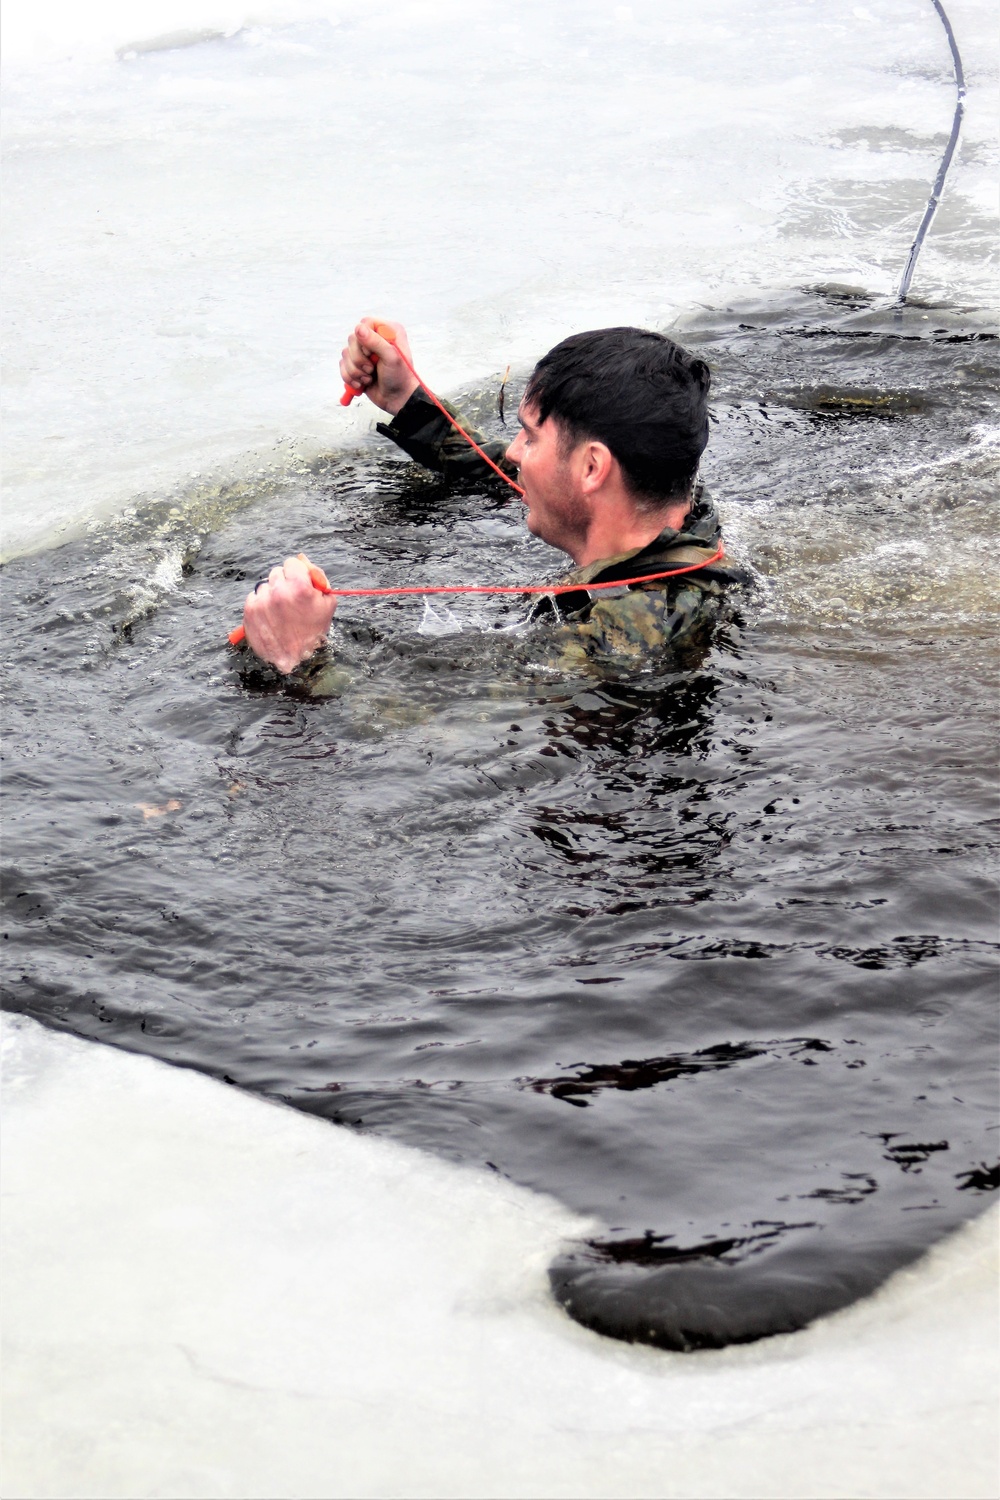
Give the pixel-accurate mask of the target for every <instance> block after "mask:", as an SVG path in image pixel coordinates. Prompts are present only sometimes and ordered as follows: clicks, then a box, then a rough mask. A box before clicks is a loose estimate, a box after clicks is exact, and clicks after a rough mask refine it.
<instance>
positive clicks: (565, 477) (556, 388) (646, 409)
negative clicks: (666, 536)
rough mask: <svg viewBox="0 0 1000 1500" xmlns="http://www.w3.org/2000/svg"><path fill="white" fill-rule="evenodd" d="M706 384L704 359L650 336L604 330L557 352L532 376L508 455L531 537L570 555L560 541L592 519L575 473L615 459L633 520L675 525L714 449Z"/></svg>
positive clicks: (626, 330)
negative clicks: (516, 469)
mask: <svg viewBox="0 0 1000 1500" xmlns="http://www.w3.org/2000/svg"><path fill="white" fill-rule="evenodd" d="M710 380H711V377H710V375H709V370H708V366H707V365H706V364H705V362H704V360H701V359H697V358H695V356H693V355H691V354H689V353H688V352H687V350H685V349H682V348H681V347H680V346H679V345H678V344H675V343H673V342H672V340H670V339H668V338H665V337H664V335H663V334H659V333H652V332H651V331H650V330H648V329H645V328H600V329H596V330H594V331H593V332H591V333H576V334H573V335H572V336H571V337H570V338H568V339H564V340H563V341H562V343H561V344H557V345H556V347H555V348H554V349H551V350H550V351H549V353H548V354H546V355H545V356H544V357H543V358H542V359H540V360H539V362H538V364H537V365H536V366H535V369H534V371H533V372H532V374H531V377H530V379H529V381H528V384H527V387H526V389H525V392H524V397H523V399H522V402H521V409H520V412H519V417H520V420H521V423H522V428H523V431H522V432H521V433H520V434H519V435H518V437H517V439H516V440H515V441H514V443H513V444H512V445H511V447H510V449H509V450H508V453H509V457H510V458H511V460H512V461H513V462H514V463H516V464H517V465H518V467H519V469H520V472H521V483H522V485H523V486H524V489H525V502H526V504H527V505H528V518H527V519H528V526H529V529H530V530H532V531H534V532H536V534H538V535H540V536H543V537H544V539H545V540H547V541H553V542H555V543H556V545H559V546H563V547H565V548H566V550H568V551H573V550H574V549H573V548H571V547H569V546H567V544H566V541H565V540H564V539H563V538H564V537H566V536H569V535H570V534H571V533H572V531H573V529H574V526H575V527H576V528H577V529H579V527H580V526H581V525H583V524H584V522H585V521H586V519H587V518H586V516H585V515H584V513H583V509H581V507H583V508H584V509H585V504H586V484H584V485H583V487H582V488H581V482H580V474H578V473H577V470H579V469H580V467H581V464H582V463H584V462H587V463H589V464H590V467H591V469H593V467H594V464H595V463H597V464H598V466H599V465H600V462H601V460H602V458H603V460H604V461H605V462H606V463H607V462H608V461H613V465H612V467H613V468H614V472H615V476H616V478H620V484H621V486H622V488H623V492H624V499H625V500H627V502H628V503H629V505H630V507H631V508H632V509H633V510H634V512H635V513H636V515H637V516H639V517H642V516H648V517H649V518H650V519H653V518H655V517H658V516H661V515H669V516H670V518H671V520H670V522H669V524H675V523H676V519H677V516H678V514H680V515H682V514H683V512H684V511H685V510H686V509H687V506H688V505H689V503H690V497H691V493H692V490H693V487H694V481H695V477H696V475H697V472H698V463H699V461H700V459H701V455H702V453H703V452H704V450H705V446H706V444H707V442H708V390H709V384H710ZM556 530H560V531H561V535H560V537H559V538H558V539H557V537H556V535H554V532H555V531H556Z"/></svg>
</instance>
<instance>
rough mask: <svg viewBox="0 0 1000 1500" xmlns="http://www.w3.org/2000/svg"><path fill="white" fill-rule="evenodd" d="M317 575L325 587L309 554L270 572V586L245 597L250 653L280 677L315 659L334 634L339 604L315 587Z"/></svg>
mask: <svg viewBox="0 0 1000 1500" xmlns="http://www.w3.org/2000/svg"><path fill="white" fill-rule="evenodd" d="M311 569H312V572H311V571H310V570H311ZM313 572H314V573H316V574H318V575H319V577H320V578H322V579H323V582H324V583H326V578H325V576H324V575H323V573H322V571H321V569H319V568H313V566H312V564H311V563H310V562H309V559H308V557H306V555H305V553H303V552H300V553H299V554H298V556H297V557H286V558H285V561H284V564H283V566H282V567H280V568H272V569H271V571H270V573H269V574H268V577H267V582H266V583H259V584H258V585H257V587H256V588H255V589H254V591H253V592H252V593H250V594H248V595H247V602H246V604H245V605H244V606H243V628H244V630H245V631H246V638H247V641H248V643H249V645H250V647H251V649H252V650H253V651H254V653H255V654H256V655H257V656H259V657H260V659H261V661H266V662H270V663H271V665H272V666H273V667H277V669H278V671H279V672H291V671H293V670H294V669H295V668H296V667H297V666H299V664H300V663H301V662H304V661H306V660H307V658H308V657H310V656H312V654H313V652H314V651H316V650H318V649H319V647H320V646H321V645H322V644H323V642H324V641H325V640H326V635H327V631H328V630H329V629H330V621H331V620H332V619H333V612H334V610H335V609H336V608H337V600H336V597H335V596H334V595H332V594H324V593H321V592H320V590H319V589H317V588H315V587H314V586H313V582H312V573H313Z"/></svg>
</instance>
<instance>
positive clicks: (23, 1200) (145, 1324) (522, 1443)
mask: <svg viewBox="0 0 1000 1500" xmlns="http://www.w3.org/2000/svg"><path fill="white" fill-rule="evenodd" d="M4 1052H5V1065H4V1115H5V1118H4V1173H3V1175H4V1192H5V1195H6V1198H5V1201H6V1203H7V1205H8V1207H7V1208H6V1211H5V1214H4V1220H3V1230H4V1235H5V1241H6V1245H5V1257H4V1258H5V1266H6V1278H7V1280H6V1291H7V1296H6V1298H5V1304H4V1306H5V1321H6V1328H5V1383H6V1395H5V1402H4V1406H5V1418H6V1427H7V1443H6V1451H7V1458H6V1465H5V1471H6V1472H5V1490H6V1492H7V1493H10V1494H17V1495H19V1496H24V1497H35V1496H38V1497H41V1496H55V1495H67V1494H72V1495H74V1496H81V1497H84V1496H95V1497H96V1496H108V1497H117V1496H122V1497H125V1496H135V1495H139V1494H141V1495H149V1496H164V1497H166V1496H171V1497H183V1496H191V1497H195V1496H197V1497H203V1496H206V1497H207V1496H227V1497H229V1496H232V1497H244V1496H246V1497H252V1496H279V1497H284V1496H289V1497H290V1496H293V1495H294V1496H304V1497H309V1496H316V1497H320V1496H323V1497H329V1496H376V1495H401V1496H402V1495H405V1496H410V1495H441V1496H488V1495H505V1496H508V1495H509V1496H538V1495H546V1496H548V1495H553V1496H556V1495H566V1496H569V1495H594V1496H597V1495H600V1496H619V1495H620V1496H717V1495H720V1494H726V1495H727V1496H734V1497H740V1496H747V1497H750V1496H758V1497H759V1496H835V1495H844V1494H866V1495H874V1496H903V1495H906V1496H928V1497H936V1500H941V1497H952V1496H954V1497H960V1496H961V1497H978V1496H990V1495H993V1494H995V1486H996V1471H995V1460H994V1452H995V1427H996V1423H995V1410H996V1401H995V1394H994V1392H995V1386H996V1373H997V1372H996V1337H995V1333H994V1329H995V1327H996V1304H997V1292H996V1239H997V1216H996V1214H995V1213H991V1214H989V1215H984V1216H983V1217H982V1218H981V1219H979V1220H977V1221H976V1222H975V1223H973V1224H971V1225H970V1226H969V1227H968V1228H967V1229H965V1230H963V1231H962V1232H961V1233H959V1234H957V1235H955V1236H954V1237H953V1238H952V1239H951V1240H949V1241H947V1242H945V1243H944V1244H942V1245H941V1246H939V1247H938V1248H937V1249H936V1250H935V1251H933V1252H932V1253H931V1254H930V1255H929V1256H927V1257H926V1258H925V1260H923V1261H922V1262H921V1263H920V1264H919V1265H918V1266H916V1267H915V1268H913V1269H912V1270H908V1271H906V1272H903V1273H901V1274H899V1275H897V1276H896V1277H894V1278H893V1279H892V1281H890V1282H889V1283H888V1284H887V1285H886V1286H885V1287H884V1288H883V1289H882V1290H881V1291H880V1292H879V1293H878V1294H877V1295H876V1296H874V1297H872V1298H870V1299H869V1300H868V1301H866V1302H864V1303H860V1304H857V1305H856V1306H855V1307H853V1308H851V1309H849V1310H847V1311H846V1312H843V1313H840V1314H837V1315H836V1316H834V1317H832V1318H829V1319H826V1320H824V1321H822V1322H820V1323H818V1324H815V1325H814V1326H813V1327H812V1328H810V1329H808V1330H807V1331H805V1332H804V1333H799V1334H794V1335H790V1336H785V1337H781V1338H775V1339H771V1340H767V1341H765V1342H764V1343H761V1344H757V1345H755V1346H752V1347H746V1346H745V1347H742V1348H738V1349H730V1350H725V1351H722V1352H718V1353H705V1354H698V1355H671V1354H664V1353H660V1352H657V1351H654V1350H650V1349H646V1348H638V1347H635V1348H629V1347H626V1346H624V1345H620V1344H615V1343H611V1342H610V1341H607V1340H603V1339H600V1338H598V1337H597V1336H595V1335H593V1334H590V1333H588V1332H586V1331H585V1330H583V1329H581V1328H579V1327H578V1326H576V1325H575V1324H573V1323H572V1322H570V1320H569V1319H568V1318H566V1317H565V1316H563V1314H562V1313H560V1312H559V1310H558V1309H557V1308H556V1307H555V1305H554V1304H553V1303H552V1301H551V1300H550V1298H549V1296H548V1294H547V1289H546V1276H545V1268H546V1265H547V1263H548V1261H549V1260H550V1259H551V1258H552V1256H553V1255H554V1254H555V1253H556V1252H557V1251H558V1249H559V1248H560V1246H561V1245H562V1244H563V1243H564V1242H565V1240H566V1238H567V1237H568V1236H573V1235H578V1234H580V1233H581V1231H583V1230H585V1229H586V1228H587V1227H588V1226H587V1225H586V1224H584V1223H583V1221H581V1220H580V1219H579V1218H577V1217H575V1216H573V1215H571V1214H569V1213H568V1212H567V1211H566V1210H564V1209H562V1208H560V1207H559V1206H558V1205H556V1204H554V1203H552V1202H551V1201H550V1200H548V1199H546V1198H544V1197H539V1196H537V1195H534V1194H531V1193H528V1192H526V1191H524V1190H522V1189H519V1188H516V1187H514V1186H512V1185H511V1184H509V1183H507V1182H504V1181H501V1180H498V1179H496V1178H494V1177H487V1176H486V1175H485V1174H478V1173H475V1172H472V1171H468V1170H466V1169H462V1168H457V1167H453V1166H450V1165H448V1164H446V1163H443V1162H440V1161H437V1160H434V1159H432V1158H429V1157H425V1156H424V1155H422V1154H421V1153H419V1152H416V1151H412V1150H409V1149H406V1148H404V1147H400V1146H396V1145H393V1144H390V1143H387V1142H384V1141H377V1140H373V1139H370V1138H361V1137H358V1136H356V1135H353V1134H351V1133H350V1132H348V1131H347V1130H343V1129H339V1130H338V1129H334V1128H331V1127H330V1126H328V1125H325V1124H323V1123H321V1122H319V1121H316V1120H314V1119H310V1118H308V1117H306V1116H303V1115H300V1114H298V1113H296V1112H294V1111H291V1110H287V1109H283V1108H280V1107H276V1106H274V1105H271V1104H269V1103H266V1102H264V1101H262V1100H260V1099H255V1098H252V1097H250V1096H248V1095H246V1094H243V1093H240V1092H238V1091H237V1090H235V1089H229V1088H226V1087H225V1086H223V1085H220V1084H218V1083H215V1082H213V1081H212V1080H210V1079H207V1078H205V1077H204V1076H202V1075H200V1074H196V1073H192V1072H186V1071H182V1070H178V1069H174V1068H171V1067H169V1066H167V1065H165V1064H162V1063H159V1062H156V1061H153V1060H151V1059H147V1058H142V1057H135V1056H132V1055H129V1054H126V1053H123V1052H120V1051H117V1050H114V1049H112V1048H107V1047H101V1046H97V1045H95V1044H93V1043H89V1042H82V1041H79V1040H77V1039H75V1038H71V1037H69V1036H65V1035H59V1034H56V1033H52V1032H49V1031H47V1030H45V1029H44V1028H42V1027H40V1026H38V1025H37V1024H36V1023H34V1022H32V1021H29V1020H27V1019H25V1018H20V1017H17V1018H10V1017H7V1018H5V1020H4Z"/></svg>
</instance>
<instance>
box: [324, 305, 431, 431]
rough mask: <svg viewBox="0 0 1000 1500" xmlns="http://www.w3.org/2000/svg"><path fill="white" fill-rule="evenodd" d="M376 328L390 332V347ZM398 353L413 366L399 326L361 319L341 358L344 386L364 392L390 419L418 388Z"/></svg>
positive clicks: (401, 328)
mask: <svg viewBox="0 0 1000 1500" xmlns="http://www.w3.org/2000/svg"><path fill="white" fill-rule="evenodd" d="M376 326H378V327H382V326H386V327H389V328H391V329H392V330H393V332H394V333H395V335H396V339H395V343H392V344H390V343H389V341H388V339H384V338H383V337H382V336H381V334H379V333H376V332H375V329H376ZM400 349H402V351H403V353H404V354H405V355H406V357H407V359H409V360H410V361H411V363H412V360H413V355H412V353H411V352H410V341H409V339H408V338H407V337H406V329H405V328H404V327H403V325H402V323H390V322H389V320H388V318H362V319H361V322H360V323H358V325H357V326H356V328H355V329H354V331H353V333H352V334H351V336H350V337H349V339H348V340H347V348H346V349H345V350H344V352H343V354H342V355H341V357H340V374H341V377H342V379H343V382H344V384H345V385H349V386H353V388H354V390H356V391H363V392H364V393H365V395H366V396H367V397H368V399H369V401H373V402H374V403H375V405H376V406H379V407H381V408H382V410H383V411H387V412H388V413H389V415H390V416H392V417H394V416H395V415H396V413H397V412H398V411H399V410H400V409H401V408H402V407H404V406H405V405H406V403H407V401H409V399H410V397H411V396H412V395H413V392H414V391H416V390H419V388H420V382H419V380H415V379H414V377H413V376H412V375H411V374H410V372H409V370H408V369H407V368H406V366H405V365H404V363H403V361H402V360H401V359H400V357H399V353H398V351H399V350H400ZM372 356H374V358H373V357H372Z"/></svg>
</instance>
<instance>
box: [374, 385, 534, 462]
mask: <svg viewBox="0 0 1000 1500" xmlns="http://www.w3.org/2000/svg"><path fill="white" fill-rule="evenodd" d="M442 404H443V405H444V406H446V407H447V408H448V410H449V411H450V412H451V413H452V414H453V416H454V417H455V419H456V421H457V422H459V423H460V424H461V426H462V428H463V430H464V431H465V432H467V433H468V434H469V436H470V437H472V438H474V439H475V441H476V442H477V443H478V444H479V446H480V448H482V450H483V452H484V453H488V454H489V456H490V458H492V460H493V462H494V463H497V464H499V465H500V467H501V468H503V469H504V470H505V471H506V472H507V473H509V474H511V475H513V474H514V473H515V470H514V468H513V467H512V465H510V464H509V463H506V462H505V460H504V453H505V452H506V449H507V444H506V443H505V442H499V441H497V440H495V439H492V438H486V437H483V435H482V433H480V432H477V431H476V429H475V428H474V427H473V426H472V423H471V422H469V421H468V420H467V419H466V418H465V417H463V415H462V413H461V412H460V411H458V410H456V408H455V407H453V406H452V405H451V404H450V402H448V401H445V402H443V403H442ZM377 430H378V431H379V432H381V433H382V434H383V436H384V437H387V438H391V439H392V441H393V442H394V443H395V444H396V445H397V447H400V448H402V450H403V452H404V453H408V454H409V456H410V457H411V458H412V459H413V460H414V461H415V462H416V463H418V464H422V465H423V466H424V468H425V469H433V470H434V471H435V473H438V474H443V475H444V476H445V478H446V479H464V478H470V479H488V480H493V479H495V478H496V476H495V474H494V473H493V470H492V469H491V468H490V467H489V466H488V465H487V464H484V463H483V461H482V459H481V458H480V457H479V454H478V453H477V452H476V451H475V449H474V448H471V447H470V446H469V444H468V443H467V442H466V441H465V439H464V438H463V437H462V436H461V434H460V433H458V432H456V430H455V428H454V427H453V426H452V425H451V423H450V422H449V421H448V419H447V417H445V416H443V415H442V414H441V412H439V411H438V409H437V407H436V406H435V405H434V403H433V402H432V401H429V400H428V399H427V396H426V395H425V394H424V392H423V391H422V390H417V391H414V393H413V395H412V396H411V397H410V399H409V400H408V401H407V403H406V405H405V406H403V407H401V409H400V410H399V411H398V412H397V413H396V415H395V416H394V417H393V419H392V421H391V422H379V423H378V427H377Z"/></svg>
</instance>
